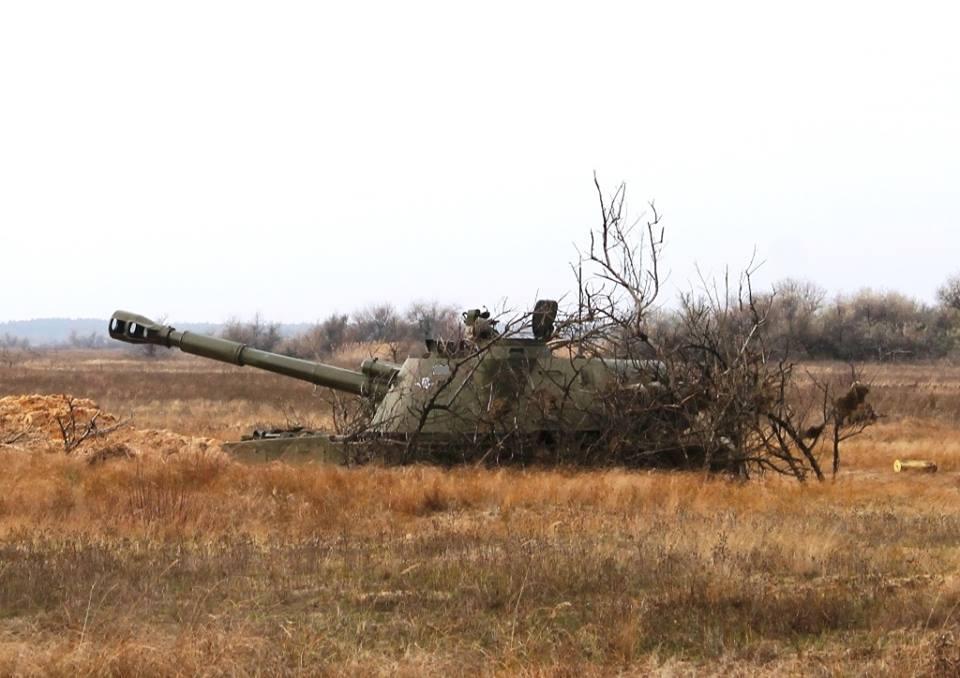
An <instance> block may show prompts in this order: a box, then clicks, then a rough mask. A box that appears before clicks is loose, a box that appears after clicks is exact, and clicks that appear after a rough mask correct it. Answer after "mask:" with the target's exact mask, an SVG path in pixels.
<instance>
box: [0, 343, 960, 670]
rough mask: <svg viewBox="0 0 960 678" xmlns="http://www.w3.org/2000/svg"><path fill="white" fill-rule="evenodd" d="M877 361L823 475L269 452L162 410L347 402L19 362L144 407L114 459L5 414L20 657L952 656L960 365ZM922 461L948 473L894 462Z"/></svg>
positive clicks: (649, 661)
mask: <svg viewBox="0 0 960 678" xmlns="http://www.w3.org/2000/svg"><path fill="white" fill-rule="evenodd" d="M357 357H358V356H340V358H342V359H343V360H344V361H345V362H348V363H352V362H355V358H357ZM810 369H811V370H812V371H815V372H816V371H820V372H823V371H829V370H834V369H840V368H838V367H836V366H832V365H822V364H818V365H813V366H811V367H810ZM866 374H867V377H868V378H869V379H870V380H871V381H872V382H873V384H874V390H873V393H872V397H873V398H874V401H873V402H874V405H875V407H876V408H877V410H878V411H881V412H883V413H885V414H886V415H887V416H886V417H885V418H884V419H883V420H882V421H881V422H880V423H879V424H877V425H876V426H875V427H873V428H872V429H870V430H869V431H867V432H866V433H865V434H864V435H863V436H862V437H860V438H856V439H854V440H851V441H849V443H848V445H847V447H846V448H845V450H844V458H843V466H842V470H841V474H840V476H839V477H838V479H837V480H836V481H834V482H826V483H823V484H819V483H813V484H809V483H808V484H806V485H804V484H800V483H796V482H793V481H789V480H786V479H783V478H779V477H776V478H775V477H769V476H768V477H765V478H759V479H754V480H751V481H750V482H748V483H745V484H744V483H737V482H733V481H730V480H727V479H719V478H709V477H704V476H703V475H702V474H699V473H689V474H688V473H669V472H657V473H652V472H625V471H615V470H614V471H579V472H573V471H563V470H526V471H524V470H517V469H512V470H484V469H473V468H460V469H454V470H449V471H448V470H441V469H436V468H427V467H408V468H401V469H383V468H374V467H366V468H359V469H344V468H335V467H321V466H314V467H305V468H290V467H284V466H280V465H275V466H269V467H247V466H242V465H239V464H236V463H233V462H231V461H230V460H229V459H226V458H225V457H224V456H223V455H221V454H220V453H218V452H217V451H216V449H215V447H214V446H211V447H199V446H193V447H190V448H189V449H183V450H180V451H175V450H170V449H168V448H162V449H161V447H160V446H156V449H154V447H152V445H153V443H151V441H154V440H161V439H162V440H166V441H169V440H171V439H173V438H171V437H170V436H172V435H173V434H164V435H163V436H160V437H159V438H158V437H151V436H155V435H159V434H150V433H146V432H144V430H146V429H171V430H172V431H175V432H176V434H180V435H184V436H196V437H201V438H202V437H205V436H210V437H215V438H220V439H235V438H237V437H238V436H239V434H240V432H241V431H242V430H244V429H247V428H249V427H251V426H252V425H253V424H255V423H284V422H286V421H288V420H293V419H295V420H298V421H300V422H301V423H310V424H314V425H322V424H324V423H325V422H326V421H327V417H328V410H327V406H326V403H325V401H324V400H323V398H321V397H319V396H318V395H316V394H314V393H313V392H312V388H311V387H310V386H308V385H304V384H300V383H297V382H294V381H292V380H288V379H283V378H281V377H274V376H272V375H268V374H262V373H258V372H254V371H252V370H241V369H235V368H227V367H223V368H221V367H219V366H217V365H211V364H210V363H204V362H200V361H195V360H192V359H189V358H186V357H182V356H178V357H176V358H175V359H169V360H168V359H166V358H164V359H156V360H133V359H129V358H128V357H127V356H125V355H124V354H121V353H103V352H99V353H96V354H83V353H73V354H46V355H39V356H37V357H35V358H33V359H31V360H30V361H28V362H23V363H20V364H19V365H15V366H12V367H0V398H2V397H3V396H7V395H16V394H26V393H48V394H59V393H70V394H72V395H74V396H77V397H78V398H79V397H83V398H90V399H92V400H94V401H96V402H97V403H98V404H99V405H100V406H101V407H102V408H103V410H104V412H105V414H104V415H103V416H104V417H106V416H107V414H106V413H109V414H113V415H114V416H116V417H118V418H120V419H122V420H127V421H129V422H130V424H131V425H132V427H134V428H131V427H130V426H128V427H125V428H124V429H123V430H121V431H118V432H117V433H116V435H119V436H121V438H120V439H122V440H124V441H126V443H125V444H127V445H128V447H129V448H130V449H131V450H132V452H133V453H134V455H133V456H132V457H128V458H117V459H108V460H106V461H103V462H102V463H96V464H91V463H89V456H84V455H79V454H75V455H66V454H64V453H63V446H62V444H61V441H59V440H58V433H57V431H56V429H50V428H49V424H50V422H49V421H47V422H46V425H47V426H48V428H47V429H44V424H43V422H41V421H40V420H35V421H34V423H35V424H36V425H37V426H36V427H35V428H38V430H39V431H40V432H39V433H38V432H37V431H33V433H32V434H31V435H29V436H21V437H19V438H18V437H17V436H18V434H19V433H23V431H22V430H19V429H18V430H14V429H15V428H17V427H19V428H24V422H23V420H22V419H20V420H16V421H14V419H12V418H10V417H7V418H6V419H4V418H3V417H0V442H3V441H8V444H4V445H0V461H2V464H3V469H4V472H3V474H2V475H0V533H2V535H3V536H2V539H0V674H3V675H7V674H34V675H67V674H69V675H76V674H113V675H169V674H189V675H196V674H234V675H235V674H241V675H242V674H269V675H275V674H279V673H298V672H302V673H305V674H317V673H324V672H329V673H334V674H351V675H352V674H358V673H359V674H396V673H400V674H408V675H421V674H424V673H428V674H442V675H446V674H471V675H472V674H475V673H476V672H477V670H478V669H481V670H482V671H483V672H487V673H505V674H530V675H544V674H546V675H553V674H559V675H574V674H582V675H594V674H597V675H599V674H609V673H619V672H625V673H637V674H646V673H651V672H663V673H672V674H678V673H679V674H684V673H688V672H698V673H726V674H734V675H738V674H755V673H766V674H799V673H804V674H854V675H856V674H860V675H876V674H882V673H886V674H890V675H904V674H926V675H956V673H957V672H958V670H960V610H958V609H957V608H958V607H960V502H958V499H960V491H958V490H960V431H958V429H957V427H956V422H957V421H958V420H960V368H953V367H945V366H941V365H927V366H919V365H903V366H898V365H895V366H882V367H879V366H874V367H870V368H869V369H868V370H867V372H866ZM111 422H112V420H111ZM44 430H45V431H46V433H45V434H44V433H43V431H44ZM113 435H115V434H110V435H108V436H105V437H104V440H103V441H98V442H97V443H96V444H97V445H107V444H108V443H109V441H110V437H111V436H113ZM122 436H126V437H122ZM903 457H920V458H930V459H934V460H935V461H937V462H938V463H939V465H940V469H941V471H940V472H939V473H937V474H935V475H906V474H901V475H894V474H893V473H892V471H891V466H892V463H893V460H894V459H896V458H903Z"/></svg>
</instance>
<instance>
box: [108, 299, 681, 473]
mask: <svg viewBox="0 0 960 678" xmlns="http://www.w3.org/2000/svg"><path fill="white" fill-rule="evenodd" d="M556 311H557V304H556V302H552V301H540V302H537V306H536V308H535V310H534V312H533V314H532V315H531V316H530V319H531V321H532V322H531V323H530V327H529V328H528V329H531V330H532V336H516V335H515V333H512V332H511V333H504V334H500V333H498V332H497V330H496V327H495V326H496V321H494V320H492V319H490V318H489V314H487V313H483V312H480V311H479V310H472V311H467V312H466V313H464V314H463V318H464V324H465V325H466V329H467V333H466V335H465V336H464V338H462V339H459V340H457V341H454V342H451V341H436V340H427V342H426V348H427V350H426V352H425V354H423V355H422V356H421V357H410V358H407V359H406V360H404V361H403V363H402V364H399V365H398V364H394V363H390V362H387V361H383V360H379V359H376V358H372V359H369V360H365V361H364V362H363V363H362V364H361V365H360V369H359V370H350V369H344V368H341V367H335V366H333V365H326V364H324V363H320V362H314V361H310V360H303V359H299V358H294V357H291V356H285V355H280V354H277V353H272V352H269V351H263V350H260V349H257V348H254V347H252V346H248V345H245V344H242V343H239V342H235V341H230V340H227V339H222V338H218V337H211V336H206V335H202V334H197V333H194V332H184V331H179V330H176V329H175V328H173V327H169V326H166V325H162V324H160V323H156V322H154V321H152V320H150V319H148V318H145V317H143V316H139V315H136V314H133V313H128V312H126V311H117V312H116V313H114V314H113V317H112V318H111V320H110V328H109V331H110V336H111V337H112V338H114V339H118V340H120V341H125V342H128V343H134V344H155V345H159V346H166V347H168V348H179V349H180V350H182V351H184V352H185V353H191V354H193V355H198V356H202V357H205V358H210V359H213V360H218V361H221V362H226V363H230V364H233V365H240V366H250V367H256V368H260V369H263V370H267V371H270V372H276V373H278V374H282V375H285V376H288V377H293V378H295V379H300V380H303V381H307V382H310V383H313V384H316V385H318V386H325V387H329V388H332V389H336V390H339V391H344V392H347V393H351V394H354V395H357V396H362V397H364V398H367V399H369V400H370V401H371V403H372V404H373V413H372V416H371V418H370V421H369V424H368V425H367V427H366V428H365V429H364V431H363V433H362V434H361V435H360V436H359V437H360V439H363V440H367V441H370V440H375V441H381V442H383V443H384V445H383V447H384V449H386V448H387V447H389V446H388V444H387V443H389V442H393V443H402V444H406V443H409V442H410V441H411V440H416V441H417V442H418V444H426V445H433V446H436V445H437V444H440V446H442V447H443V448H445V449H451V450H453V449H457V447H458V445H459V444H468V445H471V446H474V447H476V446H478V445H480V446H482V445H483V444H485V442H488V441H492V440H499V441H503V440H510V441H511V444H517V445H525V444H528V443H529V442H530V441H549V440H552V439H554V438H556V437H559V436H561V435H562V434H567V433H569V434H574V435H590V434H592V433H596V432H598V431H599V429H600V428H601V427H602V426H603V423H602V413H601V409H602V408H601V405H600V403H601V395H602V394H603V393H604V392H609V390H610V389H612V388H618V387H624V386H626V387H628V388H633V389H646V388H650V387H655V382H656V381H657V380H658V379H659V378H660V377H661V374H660V373H661V370H662V367H661V366H660V364H659V363H656V362H653V361H634V360H629V361H628V360H613V359H599V358H583V357H574V356H570V355H563V356H560V355H555V354H554V351H553V350H552V349H551V347H550V345H549V343H548V339H549V338H550V337H551V335H552V333H553V322H554V318H555V315H556ZM355 438H356V436H355ZM335 440H336V437H331V436H330V435H324V434H319V433H317V432H311V434H310V435H307V436H285V435H282V434H275V436H273V437H272V438H271V439H267V440H263V439H261V440H250V441H247V442H242V443H236V444H232V445H230V446H229V448H230V449H231V451H233V452H234V453H236V454H240V455H241V456H244V457H246V458H252V459H261V460H263V459H274V458H279V457H282V458H283V459H297V458H312V459H317V458H319V459H326V460H342V459H350V453H349V452H347V451H345V450H344V448H343V446H342V445H340V446H338V445H336V444H335V443H334V442H333V441H335ZM368 447H369V446H368ZM368 456H370V455H368ZM373 456H376V455H375V454H374V455H373Z"/></svg>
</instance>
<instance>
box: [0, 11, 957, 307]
mask: <svg viewBox="0 0 960 678" xmlns="http://www.w3.org/2000/svg"><path fill="white" fill-rule="evenodd" d="M594 170H596V171H597V172H598V174H599V176H600V178H601V180H602V181H603V182H604V183H605V184H606V185H607V186H609V187H610V188H613V187H614V185H615V184H616V183H618V182H620V181H625V182H627V185H628V194H629V196H630V197H631V204H632V206H633V209H634V211H635V212H639V211H641V210H642V208H643V206H644V204H645V202H646V201H647V200H648V199H655V200H656V203H657V206H658V207H659V208H660V209H661V210H662V211H663V212H664V214H665V216H666V220H665V224H666V226H667V228H668V252H667V262H666V265H667V267H668V268H669V269H670V271H671V280H672V282H673V283H674V284H677V285H683V286H686V285H687V281H688V280H690V279H691V278H692V275H693V263H694V262H696V263H698V264H699V265H700V266H701V267H702V268H703V269H705V270H707V271H720V270H721V269H722V267H723V266H724V265H726V264H730V265H732V266H737V265H741V264H742V263H744V261H745V260H746V259H748V258H749V255H750V252H751V251H752V250H753V248H754V247H756V248H757V250H758V252H759V255H760V257H761V258H763V259H765V260H766V264H765V266H764V269H763V277H764V278H765V279H766V281H767V282H769V281H772V280H775V279H778V278H781V277H786V276H797V277H806V278H810V279H813V280H815V281H816V282H818V283H820V284H821V285H823V286H824V287H826V288H828V289H829V290H831V291H832V292H836V291H851V290H855V289H858V288H860V287H863V286H872V287H875V288H884V289H898V290H902V291H904V292H907V293H910V294H913V295H916V296H918V297H921V298H923V299H928V300H929V299H931V298H932V296H933V292H934V290H935V289H936V287H937V285H938V284H939V283H940V282H942V280H943V279H944V278H945V277H946V276H947V275H948V274H950V273H952V272H955V271H957V270H958V269H960V257H958V254H960V234H958V226H960V204H958V198H960V194H958V189H960V5H958V3H956V2H941V3H931V2H922V1H920V2H918V1H913V2H909V3H907V2H897V3H881V2H836V1H834V2H823V3H819V2H804V3H779V2H769V1H767V2H755V3H745V2H705V3H688V2H657V3H652V2H629V3H622V4H618V3H603V2H590V3H579V4H566V3H559V2H543V3H540V2H507V3H497V2H485V3H469V4H468V3H457V2H450V1H446V2H437V3H419V2H382V3H381V2H330V3H321V2H311V3H286V2H270V3H266V2H264V3H256V4H254V3H244V2H235V1H231V2H196V1H191V2H162V3H161V2H153V3H146V2H132V1H130V0H124V1H123V2H116V3H103V2H63V3H51V2H42V1H34V0H32V1H30V2H12V1H11V2H2V3H0V255H2V256H0V320H4V319H24V318H32V317H44V316H102V317H105V316H107V315H109V313H110V312H112V311H113V310H114V309H115V308H126V309H129V310H133V311H136V312H140V313H144V314H147V315H154V314H160V313H164V314H166V315H167V316H169V317H170V318H172V319H179V320H211V321H216V320H222V319H224V318H226V317H228V316H231V315H249V314H252V313H253V312H254V311H257V310H259V311H261V312H263V313H264V314H265V315H266V316H267V317H269V318H271V319H276V320H283V321H309V320H314V319H316V318H318V317H322V316H324V315H326V314H327V313H329V312H331V311H333V310H335V309H339V310H352V309H355V308H357V307H360V306H363V305H365V304H368V303H371V302H375V301H384V300H385V301H391V302H394V303H396V304H397V305H399V306H403V305H405V304H406V303H407V302H409V301H411V300H413V299H440V300H442V301H447V302H456V303H460V304H463V305H470V306H474V305H480V304H488V305H493V304H495V303H496V302H497V301H498V300H499V299H501V298H503V297H507V298H509V299H510V300H511V301H512V302H514V304H515V305H521V304H526V303H527V302H528V301H532V299H533V298H534V297H535V296H536V293H537V292H538V291H539V292H540V293H541V295H543V296H560V295H562V294H563V293H565V292H567V291H568V290H569V289H570V288H571V283H572V279H571V276H570V274H569V270H568V268H567V262H568V261H570V260H571V259H572V258H573V257H574V255H575V253H574V249H573V243H574V242H575V241H582V240H583V236H584V235H585V233H586V231H587V229H588V228H589V227H590V226H591V225H593V224H595V222H596V220H597V215H598V209H597V203H596V197H595V194H594V192H593V186H592V172H593V171H594Z"/></svg>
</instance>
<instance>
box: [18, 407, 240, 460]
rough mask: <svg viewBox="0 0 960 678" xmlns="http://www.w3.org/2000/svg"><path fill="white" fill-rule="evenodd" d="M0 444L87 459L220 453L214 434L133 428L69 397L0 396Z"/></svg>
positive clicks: (97, 408)
mask: <svg viewBox="0 0 960 678" xmlns="http://www.w3.org/2000/svg"><path fill="white" fill-rule="evenodd" d="M65 437H66V439H67V440H66V444H65ZM0 445H4V446H5V447H16V448H19V449H38V450H42V451H48V452H54V451H59V452H69V453H71V454H77V455H82V456H86V457H88V458H89V459H90V460H91V461H95V460H102V459H108V458H111V457H133V456H139V455H144V454H156V455H160V456H169V455H171V454H181V453H184V452H188V453H210V454H220V453H221V452H220V442H219V441H217V440H215V439H213V438H199V437H194V436H184V435H180V434H178V433H174V432H173V431H165V430H161V431H156V430H150V429H138V428H135V427H133V426H132V425H130V424H128V423H125V422H123V421H121V420H120V419H119V418H118V417H116V416H114V415H112V414H110V413H108V412H104V411H103V410H101V409H100V407H99V406H98V405H97V404H96V403H95V402H93V401H92V400H89V399H87V398H74V397H72V396H69V395H26V396H7V397H5V398H0ZM68 447H69V448H70V449H69V450H68V449H67V448H68Z"/></svg>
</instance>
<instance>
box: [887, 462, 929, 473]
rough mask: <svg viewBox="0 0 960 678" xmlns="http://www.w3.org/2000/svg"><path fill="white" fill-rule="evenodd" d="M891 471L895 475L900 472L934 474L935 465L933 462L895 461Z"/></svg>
mask: <svg viewBox="0 0 960 678" xmlns="http://www.w3.org/2000/svg"><path fill="white" fill-rule="evenodd" d="M893 470H894V471H895V472H896V473H900V472H901V471H921V472H924V473H936V472H937V464H936V462H933V461H921V460H919V459H903V460H900V459H897V460H896V461H895V462H893Z"/></svg>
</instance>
